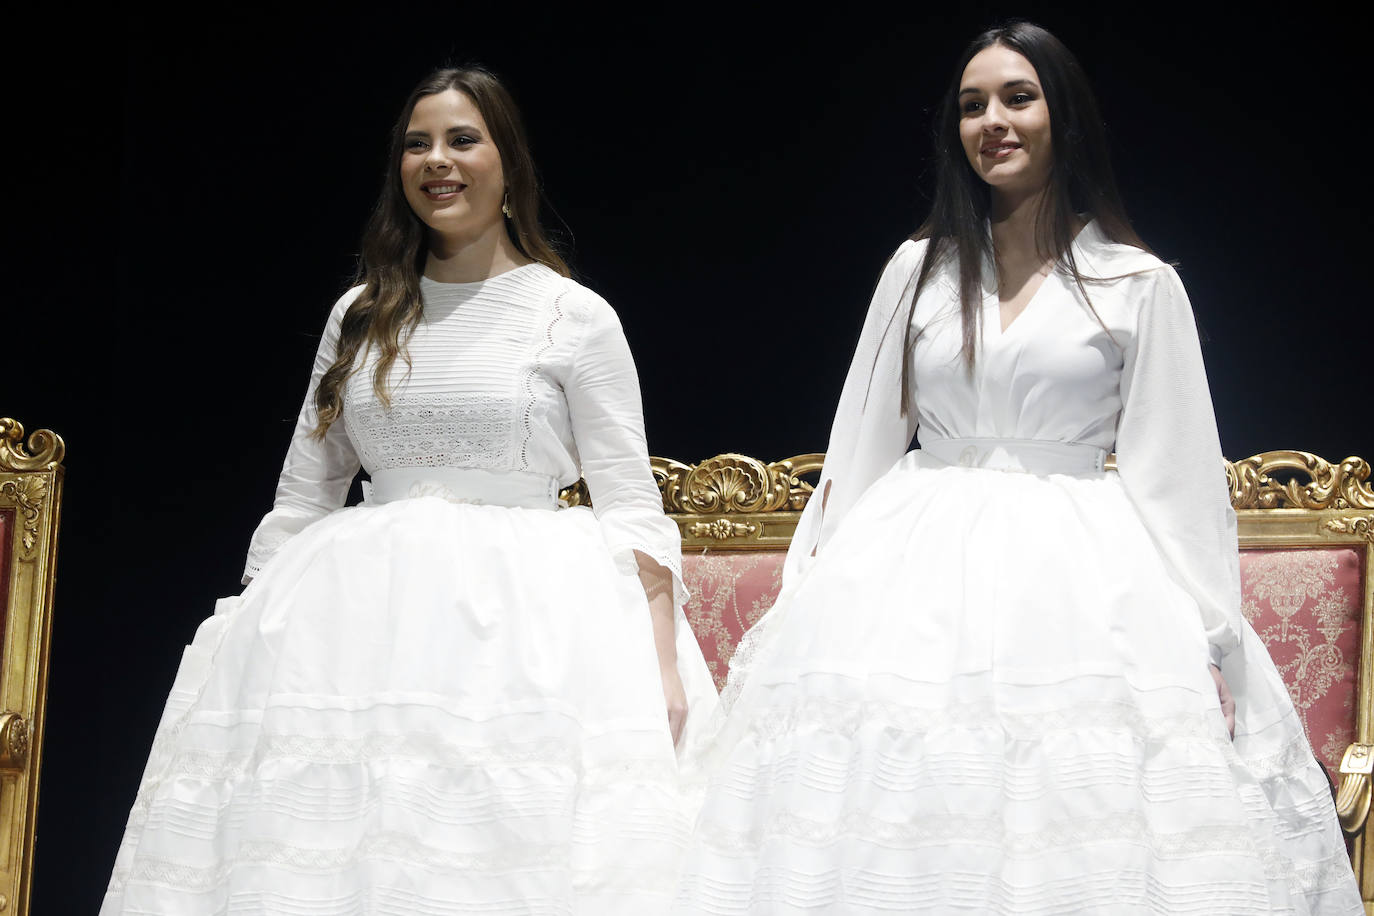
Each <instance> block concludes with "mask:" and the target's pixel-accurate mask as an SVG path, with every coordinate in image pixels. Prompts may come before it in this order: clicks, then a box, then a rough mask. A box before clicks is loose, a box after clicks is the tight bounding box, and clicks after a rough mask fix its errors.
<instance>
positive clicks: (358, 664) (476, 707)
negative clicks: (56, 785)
mask: <svg viewBox="0 0 1374 916" xmlns="http://www.w3.org/2000/svg"><path fill="white" fill-rule="evenodd" d="M679 616H680V615H679ZM678 628H679V634H678V637H679V638H678V646H679V669H680V671H681V673H682V676H683V679H684V682H685V684H686V686H687V690H688V696H689V700H690V701H691V702H692V709H691V712H690V713H689V720H690V719H691V716H693V715H695V716H696V717H698V718H704V717H709V715H710V712H711V708H712V706H713V704H714V700H715V693H714V690H713V688H712V686H711V681H710V675H709V672H708V671H707V669H706V666H705V663H704V661H702V659H701V654H700V651H699V650H698V649H697V647H696V643H695V641H694V640H693V639H692V636H691V633H690V630H689V629H688V628H687V625H686V621H685V620H682V619H679V621H678ZM697 730H699V729H697ZM698 797H699V796H698ZM694 813H695V811H694V808H693V806H692V802H691V793H690V791H687V792H685V791H684V787H683V785H682V783H681V780H680V773H679V767H678V761H677V756H676V754H675V751H674V748H673V745H672V741H671V739H670V737H669V733H668V729H667V722H666V716H665V713H664V703H663V689H662V680H661V677H660V674H659V670H658V664H657V660H656V656H655V652H654V648H653V636H652V628H651V622H650V619H649V613H648V607H647V604H646V602H645V598H644V592H643V589H642V588H641V586H640V585H639V581H638V579H637V578H635V577H634V576H630V575H624V574H622V573H621V572H619V571H618V570H617V569H616V566H615V563H614V561H613V560H612V558H611V555H610V553H609V551H608V550H607V548H606V546H605V544H604V541H603V538H602V536H601V532H600V529H599V528H598V525H597V522H596V520H595V518H594V517H593V516H592V514H591V512H590V511H589V510H586V509H571V510H565V511H557V512H554V511H548V510H540V509H519V508H505V507H500V506H487V505H471V504H455V503H452V502H446V501H444V500H441V499H437V498H420V499H403V500H399V501H397V502H393V503H388V504H385V505H380V506H364V507H357V508H351V509H344V510H341V511H339V512H337V513H334V514H333V515H331V516H330V517H328V518H326V519H324V520H322V521H320V522H318V523H316V524H315V525H312V526H311V527H310V528H308V529H307V530H306V531H304V532H303V533H301V534H300V535H298V536H296V537H295V538H294V539H292V540H291V541H290V542H288V543H287V544H286V545H285V546H284V547H283V548H282V549H281V551H280V552H279V553H278V555H277V556H276V557H274V558H273V560H272V561H271V562H270V563H269V564H268V565H267V566H266V567H265V568H264V569H263V571H262V573H261V575H260V576H259V577H258V578H257V579H256V580H255V581H254V582H253V583H252V584H251V585H250V586H249V587H248V588H247V589H246V590H245V591H244V593H243V595H242V596H241V597H238V598H229V599H225V600H223V601H221V602H220V603H219V605H218V607H217V609H216V613H215V615H214V616H213V617H211V618H210V619H209V620H207V621H205V622H204V623H203V624H202V625H201V627H200V629H199V630H198V631H197V633H196V636H195V639H194V641H193V643H192V644H191V645H190V646H188V647H187V649H186V651H185V656H184V658H183V661H182V664H181V667H180V670H179V672H178V674H177V678H176V682H175V685H174V686H173V688H172V692H171V695H170V697H169V699H168V702H167V706H166V710H165V712H164V714H163V717H162V720H161V722H160V724H159V726H158V728H157V734H156V738H155V741H154V744H153V748H152V752H151V756H150V758H149V761H148V766H147V771H146V773H145V775H144V777H143V780H142V783H141V785H140V787H139V791H138V796H137V800H136V802H135V804H134V806H133V810H132V812H131V814H130V817H129V823H128V828H127V831H126V833H125V836H124V840H123V843H122V845H121V847H120V849H119V854H118V858H117V861H116V865H115V869H114V874H113V876H112V879H111V882H110V887H109V891H108V893H107V896H106V898H105V901H104V906H103V907H102V909H101V912H102V913H104V914H116V913H127V914H151V913H158V914H168V913H174V914H209V913H216V914H220V913H223V914H238V913H253V914H259V913H272V914H283V916H307V914H308V916H336V914H337V916H344V914H349V916H352V914H388V916H390V914H414V913H426V914H436V916H439V914H456V913H483V914H516V913H519V914H572V913H579V914H581V913H633V914H642V913H646V912H656V911H663V910H665V909H666V908H667V906H668V903H669V901H670V898H671V892H672V888H673V885H674V883H675V881H676V878H677V875H678V869H679V867H680V864H681V856H682V853H683V851H684V849H685V848H686V845H687V842H688V837H689V831H690V824H691V819H692V816H693V815H694Z"/></svg>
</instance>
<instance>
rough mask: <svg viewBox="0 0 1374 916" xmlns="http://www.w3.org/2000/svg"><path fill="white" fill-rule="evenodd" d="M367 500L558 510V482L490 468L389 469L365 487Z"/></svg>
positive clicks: (524, 472)
mask: <svg viewBox="0 0 1374 916" xmlns="http://www.w3.org/2000/svg"><path fill="white" fill-rule="evenodd" d="M363 490H364V492H363V498H364V501H366V502H368V503H372V504H378V503H390V502H395V501H396V500H398V499H414V498H416V497H420V496H437V497H439V498H440V499H446V500H448V501H449V502H451V503H472V504H473V505H478V506H483V505H489V506H519V507H521V508H524V509H556V508H558V490H559V487H558V481H556V480H554V479H553V478H552V477H546V476H545V475H543V474H534V473H531V472H529V471H496V470H491V469H490V468H388V469H386V470H381V471H377V472H376V473H375V474H373V475H372V482H371V485H370V486H369V485H367V484H364V485H363Z"/></svg>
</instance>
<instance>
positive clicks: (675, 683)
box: [635, 550, 687, 746]
mask: <svg viewBox="0 0 1374 916" xmlns="http://www.w3.org/2000/svg"><path fill="white" fill-rule="evenodd" d="M635 560H636V561H638V563H639V584H640V585H642V586H644V597H645V598H647V599H648V600H649V619H650V620H651V621H652V623H653V626H654V652H655V654H657V655H658V672H659V675H660V676H661V677H662V679H663V703H664V705H665V706H666V708H667V710H668V732H669V734H671V735H672V736H673V745H674V746H676V745H677V742H678V739H680V738H681V737H682V729H683V726H685V725H686V724H687V691H686V690H685V689H683V686H682V678H681V677H680V676H679V675H678V673H677V629H676V625H675V622H674V620H673V617H674V614H673V610H674V608H673V574H672V573H670V572H669V571H668V570H666V569H664V568H663V567H662V566H660V565H659V564H658V562H657V561H656V560H654V559H653V558H652V557H650V556H648V555H647V554H644V553H640V552H639V551H638V550H636V551H635Z"/></svg>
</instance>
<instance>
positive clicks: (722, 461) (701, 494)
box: [683, 454, 772, 513]
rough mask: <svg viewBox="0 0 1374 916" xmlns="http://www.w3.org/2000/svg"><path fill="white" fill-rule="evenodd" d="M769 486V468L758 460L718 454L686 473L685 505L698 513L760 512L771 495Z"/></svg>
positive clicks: (742, 456)
mask: <svg viewBox="0 0 1374 916" xmlns="http://www.w3.org/2000/svg"><path fill="white" fill-rule="evenodd" d="M770 483H772V481H771V480H770V475H769V473H768V469H767V468H766V467H764V465H763V462H761V461H759V460H758V459H756V458H750V457H749V456H747V455H735V454H725V455H717V456H716V457H714V458H708V459H706V460H705V461H703V462H701V463H700V464H698V465H697V466H696V467H694V468H692V470H690V471H689V472H688V473H687V478H686V480H685V481H684V489H685V491H686V492H685V494H684V497H683V503H684V504H685V505H686V506H687V507H688V511H691V512H698V513H705V512H761V511H763V509H764V507H765V506H766V504H767V503H768V497H769V496H770V495H771V494H770V487H769V485H770Z"/></svg>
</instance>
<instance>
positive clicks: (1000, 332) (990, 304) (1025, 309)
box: [983, 269, 1055, 341]
mask: <svg viewBox="0 0 1374 916" xmlns="http://www.w3.org/2000/svg"><path fill="white" fill-rule="evenodd" d="M1054 275H1055V271H1054V270H1053V269H1051V270H1050V272H1049V273H1047V274H1046V275H1045V276H1044V278H1043V279H1041V281H1040V285H1039V286H1037V287H1036V288H1035V292H1033V293H1031V297H1030V299H1028V300H1026V304H1025V305H1024V306H1022V307H1021V311H1020V312H1018V313H1017V314H1016V317H1015V318H1013V319H1012V320H1011V321H1010V322H1008V323H1007V326H1006V327H1002V297H1001V295H1000V293H999V292H998V290H997V288H996V287H994V288H993V289H991V290H984V303H985V304H984V308H985V309H986V310H987V311H990V312H992V314H991V315H986V312H985V316H986V317H985V318H984V321H983V324H984V326H985V327H986V326H987V325H992V327H994V328H995V329H996V336H995V337H993V340H994V341H1000V340H1004V339H1006V338H1007V337H1008V336H1009V335H1010V334H1011V333H1012V332H1013V331H1014V330H1015V329H1016V328H1017V327H1018V326H1020V324H1021V322H1023V321H1025V320H1026V316H1027V315H1028V314H1029V313H1030V312H1031V311H1032V310H1038V309H1037V308H1036V304H1037V302H1038V301H1039V299H1040V297H1041V294H1042V293H1044V291H1045V287H1046V286H1047V285H1048V284H1049V283H1050V282H1051V281H1052V280H1053V279H1054ZM994 276H995V275H994ZM988 318H991V319H992V320H991V321H989V320H987V319H988Z"/></svg>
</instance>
